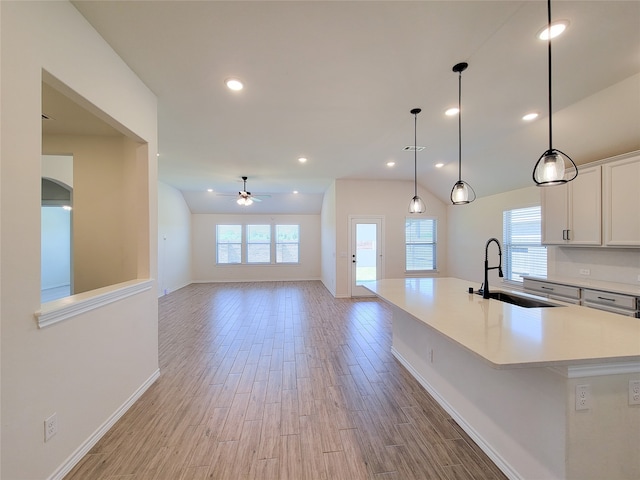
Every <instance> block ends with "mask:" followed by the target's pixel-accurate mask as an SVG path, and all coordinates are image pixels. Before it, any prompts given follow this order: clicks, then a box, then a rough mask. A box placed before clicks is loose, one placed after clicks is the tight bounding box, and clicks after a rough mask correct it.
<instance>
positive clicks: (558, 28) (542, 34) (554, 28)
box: [537, 20, 569, 40]
mask: <svg viewBox="0 0 640 480" xmlns="http://www.w3.org/2000/svg"><path fill="white" fill-rule="evenodd" d="M568 25H569V21H568V20H558V21H557V22H553V23H552V24H551V35H549V28H548V27H544V28H543V29H542V30H540V31H539V32H538V35H537V37H538V38H539V39H540V40H549V38H556V37H557V36H558V35H560V34H561V33H562V32H564V31H565V29H566V28H567V26H568Z"/></svg>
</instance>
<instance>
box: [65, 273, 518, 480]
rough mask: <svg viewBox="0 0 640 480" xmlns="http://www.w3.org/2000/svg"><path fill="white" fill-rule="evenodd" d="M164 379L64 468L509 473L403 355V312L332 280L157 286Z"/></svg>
mask: <svg viewBox="0 0 640 480" xmlns="http://www.w3.org/2000/svg"><path fill="white" fill-rule="evenodd" d="M159 302H160V303H159V309H160V324H159V343H160V370H161V376H160V378H159V379H158V381H157V382H156V383H155V384H154V385H153V386H152V387H151V388H150V389H149V390H148V391H147V392H145V394H144V395H143V396H142V397H141V398H140V400H138V402H136V404H135V405H133V407H132V408H131V409H130V410H129V411H128V412H127V413H126V414H125V415H124V416H123V417H122V418H121V419H120V421H118V422H117V423H116V425H114V427H113V428H112V429H111V430H110V431H109V432H108V433H107V434H106V435H105V436H104V437H103V438H102V439H101V440H100V441H99V442H98V443H97V444H96V446H95V447H94V448H93V449H92V450H91V452H90V453H89V454H87V455H86V456H85V457H84V458H83V459H82V461H81V462H80V463H79V464H78V465H77V466H76V467H75V468H74V469H73V470H72V471H71V472H70V473H69V474H68V475H67V477H65V478H66V480H116V479H117V480H125V479H126V480H155V479H168V480H204V479H225V480H226V479H229V480H235V479H245V478H246V479H249V478H251V479H265V480H268V479H291V480H302V479H313V480H316V479H319V480H323V479H326V480H334V479H338V480H341V479H345V480H356V479H380V480H382V479H504V478H506V477H505V476H504V475H503V474H502V473H501V472H500V470H499V469H498V468H497V467H496V466H495V465H494V464H493V463H492V462H491V460H490V459H489V458H487V456H486V455H485V454H484V453H483V452H482V451H481V450H480V449H479V448H478V447H477V445H476V444H474V443H473V441H472V440H471V439H470V438H468V436H467V435H466V434H465V433H464V432H463V431H462V430H461V429H460V427H459V426H458V425H457V424H456V423H455V422H454V421H453V420H452V419H451V418H450V417H449V416H448V415H447V414H446V412H445V411H444V410H442V409H441V408H440V406H439V405H438V404H437V403H436V402H435V401H434V400H433V398H431V397H430V396H429V395H428V394H427V393H426V392H425V390H424V389H423V388H422V387H421V386H420V385H419V384H418V383H417V382H416V381H415V380H414V379H413V378H412V377H411V376H410V375H409V374H408V372H407V371H406V370H405V369H404V367H402V366H401V365H400V364H399V363H398V362H397V361H396V360H395V359H394V358H393V356H392V355H391V353H390V348H391V312H390V309H389V308H388V307H387V306H386V305H385V304H384V303H382V302H380V301H378V300H375V299H363V300H352V299H335V298H333V297H332V296H331V295H330V294H329V292H327V290H326V289H325V288H324V286H323V285H322V284H321V283H320V282H259V283H233V284H231V283H227V284H194V285H190V286H188V287H185V288H183V289H181V290H178V291H176V292H174V293H171V294H169V295H167V296H164V297H162V298H161V299H160V300H159Z"/></svg>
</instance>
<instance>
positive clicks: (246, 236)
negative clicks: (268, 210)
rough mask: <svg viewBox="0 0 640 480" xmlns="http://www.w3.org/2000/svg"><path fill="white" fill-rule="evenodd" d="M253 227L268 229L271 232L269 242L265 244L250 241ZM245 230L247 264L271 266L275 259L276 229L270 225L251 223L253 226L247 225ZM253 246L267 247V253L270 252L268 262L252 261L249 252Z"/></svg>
mask: <svg viewBox="0 0 640 480" xmlns="http://www.w3.org/2000/svg"><path fill="white" fill-rule="evenodd" d="M251 227H268V230H269V242H264V241H249V233H250V230H251ZM244 229H245V236H244V238H245V242H244V247H245V259H246V260H245V263H246V264H247V265H269V264H271V263H273V262H272V258H273V230H274V227H273V225H271V224H269V223H251V224H247V225H245V226H244ZM252 245H267V246H268V248H267V251H268V252H269V259H268V260H267V261H266V262H255V261H251V260H250V259H249V251H250V248H251V246H252Z"/></svg>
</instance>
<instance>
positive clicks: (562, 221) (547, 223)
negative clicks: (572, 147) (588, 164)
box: [540, 175, 579, 245]
mask: <svg viewBox="0 0 640 480" xmlns="http://www.w3.org/2000/svg"><path fill="white" fill-rule="evenodd" d="M578 177H579V175H578ZM576 180H577V179H576ZM574 181H575V180H574ZM568 185H569V184H565V185H557V186H554V187H540V214H541V216H542V244H543V245H564V244H566V243H567V242H566V230H567V229H568V223H567V221H568V217H567V216H568V211H569V205H568V203H567V198H568V194H567V189H568V188H569V186H568Z"/></svg>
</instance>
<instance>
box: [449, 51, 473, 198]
mask: <svg viewBox="0 0 640 480" xmlns="http://www.w3.org/2000/svg"><path fill="white" fill-rule="evenodd" d="M468 66H469V64H468V63H466V62H461V63H456V64H455V65H454V66H453V71H454V72H456V73H457V74H458V181H457V182H456V183H455V184H454V185H453V188H452V189H451V203H453V204H454V205H465V204H467V203H471V202H473V201H474V200H475V199H476V192H475V191H474V190H473V187H472V186H471V185H469V184H468V183H467V182H465V181H464V180H462V105H461V99H462V72H464V71H465V70H466V69H467V67H468Z"/></svg>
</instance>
